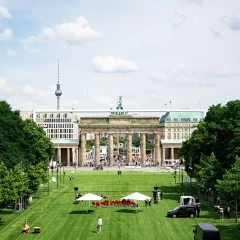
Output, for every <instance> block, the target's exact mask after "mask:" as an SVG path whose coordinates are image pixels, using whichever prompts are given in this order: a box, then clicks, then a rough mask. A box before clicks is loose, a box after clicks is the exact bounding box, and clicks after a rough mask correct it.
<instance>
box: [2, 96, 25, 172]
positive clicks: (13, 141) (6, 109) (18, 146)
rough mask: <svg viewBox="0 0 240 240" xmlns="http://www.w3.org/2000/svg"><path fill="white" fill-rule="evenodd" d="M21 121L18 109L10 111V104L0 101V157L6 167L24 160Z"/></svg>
mask: <svg viewBox="0 0 240 240" xmlns="http://www.w3.org/2000/svg"><path fill="white" fill-rule="evenodd" d="M23 145H24V133H23V121H22V119H21V117H20V114H19V111H12V110H11V107H10V105H9V104H8V103H7V102H5V101H0V159H1V160H2V161H3V162H4V163H5V165H6V166H7V167H8V168H11V167H13V166H14V165H16V164H17V163H19V162H21V161H24V160H25V157H24V152H23V151H22V146H23Z"/></svg>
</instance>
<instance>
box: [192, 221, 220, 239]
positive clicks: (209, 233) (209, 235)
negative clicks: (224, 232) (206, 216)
mask: <svg viewBox="0 0 240 240" xmlns="http://www.w3.org/2000/svg"><path fill="white" fill-rule="evenodd" d="M193 233H194V240H220V239H221V238H220V232H219V230H218V229H217V228H216V227H215V226H213V225H212V224H211V223H199V224H198V225H197V227H196V228H195V230H193Z"/></svg>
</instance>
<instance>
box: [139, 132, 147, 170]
mask: <svg viewBox="0 0 240 240" xmlns="http://www.w3.org/2000/svg"><path fill="white" fill-rule="evenodd" d="M140 147H141V155H140V159H141V165H142V167H145V165H146V163H145V157H146V133H141V135H140Z"/></svg>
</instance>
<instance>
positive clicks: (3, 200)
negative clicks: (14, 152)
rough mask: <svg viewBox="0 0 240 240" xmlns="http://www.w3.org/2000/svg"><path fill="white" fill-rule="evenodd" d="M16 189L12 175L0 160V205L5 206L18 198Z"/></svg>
mask: <svg viewBox="0 0 240 240" xmlns="http://www.w3.org/2000/svg"><path fill="white" fill-rule="evenodd" d="M18 197H19V196H18V194H17V189H16V188H15V186H14V177H13V174H12V171H11V170H8V169H7V167H6V165H5V164H4V163H3V162H2V161H1V162H0V207H1V208H3V207H6V206H7V205H8V204H10V203H12V202H14V201H15V200H17V199H18Z"/></svg>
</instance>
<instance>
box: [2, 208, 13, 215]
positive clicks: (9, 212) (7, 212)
mask: <svg viewBox="0 0 240 240" xmlns="http://www.w3.org/2000/svg"><path fill="white" fill-rule="evenodd" d="M13 213H15V211H13V210H12V209H2V210H1V212H0V214H1V215H5V214H13Z"/></svg>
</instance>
